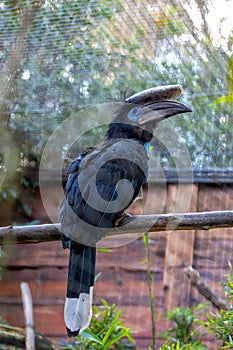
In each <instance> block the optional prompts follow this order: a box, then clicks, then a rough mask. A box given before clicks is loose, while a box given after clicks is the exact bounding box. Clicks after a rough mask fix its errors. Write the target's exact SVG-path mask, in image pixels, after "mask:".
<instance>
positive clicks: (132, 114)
mask: <svg viewBox="0 0 233 350" xmlns="http://www.w3.org/2000/svg"><path fill="white" fill-rule="evenodd" d="M140 115H141V108H140V107H134V108H132V109H131V110H130V111H129V112H128V114H127V116H128V118H129V119H130V120H132V121H133V122H135V121H136V120H137V119H138V118H139V117H140Z"/></svg>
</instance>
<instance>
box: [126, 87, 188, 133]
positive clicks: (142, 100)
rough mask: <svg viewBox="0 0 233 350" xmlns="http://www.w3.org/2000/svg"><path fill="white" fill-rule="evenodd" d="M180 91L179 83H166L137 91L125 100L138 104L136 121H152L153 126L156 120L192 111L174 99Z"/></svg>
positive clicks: (141, 123) (141, 122)
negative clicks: (138, 109)
mask: <svg viewBox="0 0 233 350" xmlns="http://www.w3.org/2000/svg"><path fill="white" fill-rule="evenodd" d="M181 92H182V88H181V86H180V85H166V86H159V87H156V88H152V89H148V90H144V91H141V92H139V93H138V94H136V95H133V96H131V97H129V98H127V99H126V100H125V102H128V103H132V104H137V105H138V104H139V105H141V107H144V108H142V113H141V115H140V117H139V118H138V120H137V122H138V123H139V125H144V124H147V123H151V122H152V123H153V124H154V125H155V126H156V124H157V123H158V122H160V121H162V120H164V119H166V118H169V117H171V116H173V115H176V114H181V113H186V112H192V110H191V109H190V108H189V107H188V106H186V105H185V104H183V103H181V102H178V101H174V100H173V99H174V98H176V97H177V96H178V95H180V93H181Z"/></svg>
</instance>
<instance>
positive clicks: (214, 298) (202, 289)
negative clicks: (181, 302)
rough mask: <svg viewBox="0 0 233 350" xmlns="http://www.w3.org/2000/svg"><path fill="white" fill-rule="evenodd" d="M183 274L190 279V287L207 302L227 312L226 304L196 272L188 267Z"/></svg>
mask: <svg viewBox="0 0 233 350" xmlns="http://www.w3.org/2000/svg"><path fill="white" fill-rule="evenodd" d="M185 272H186V274H187V276H188V277H189V278H190V280H191V283H192V285H193V286H194V287H195V288H196V289H197V290H198V292H199V293H200V294H202V295H203V296H204V297H205V298H206V299H207V300H209V301H211V303H212V304H213V305H214V306H216V307H217V308H218V309H219V310H221V309H222V310H226V311H227V310H229V307H228V305H227V303H226V302H225V301H224V300H222V299H221V298H220V297H219V296H218V295H217V294H216V293H215V292H214V291H213V290H212V289H210V288H209V287H208V285H207V284H206V282H205V281H204V280H203V279H202V278H201V277H200V275H199V272H198V271H197V270H195V269H194V268H192V267H191V266H189V267H187V268H186V269H185Z"/></svg>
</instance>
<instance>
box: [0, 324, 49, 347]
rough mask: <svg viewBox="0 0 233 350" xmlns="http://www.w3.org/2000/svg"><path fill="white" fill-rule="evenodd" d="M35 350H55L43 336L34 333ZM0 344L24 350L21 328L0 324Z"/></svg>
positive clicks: (23, 337)
mask: <svg viewBox="0 0 233 350" xmlns="http://www.w3.org/2000/svg"><path fill="white" fill-rule="evenodd" d="M35 343H36V349H40V350H55V347H54V345H53V344H52V343H51V341H50V340H49V339H48V338H46V337H45V336H44V335H43V334H41V333H39V332H37V331H36V333H35ZM0 344H3V345H10V346H14V347H17V348H21V349H25V332H24V330H23V329H22V328H16V327H10V326H5V325H3V324H0Z"/></svg>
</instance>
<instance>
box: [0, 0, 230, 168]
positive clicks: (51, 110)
mask: <svg viewBox="0 0 233 350" xmlns="http://www.w3.org/2000/svg"><path fill="white" fill-rule="evenodd" d="M33 3H36V4H37V10H36V14H35V18H34V20H33V23H32V24H31V25H30V28H28V31H27V38H26V49H25V51H24V53H23V54H22V55H19V56H18V60H19V61H20V62H19V64H18V68H17V71H16V72H11V75H12V76H13V77H14V79H12V81H11V86H10V91H11V93H10V95H9V96H8V99H7V101H6V102H7V105H8V109H9V113H10V118H9V126H10V128H11V130H13V131H14V136H15V138H16V140H17V142H18V146H19V148H20V150H21V155H23V160H24V165H25V163H26V162H27V159H29V158H30V157H36V158H37V159H38V160H39V159H40V156H41V151H42V150H43V146H44V144H45V143H46V141H47V139H48V136H49V135H50V134H51V132H52V131H53V130H54V129H55V128H56V127H57V125H59V124H60V123H61V122H62V121H63V120H64V119H66V118H68V117H69V116H71V115H73V114H74V113H76V112H77V111H78V110H79V109H80V108H83V107H85V106H89V105H93V104H96V103H101V102H106V101H107V100H108V99H109V98H111V99H113V100H119V99H120V100H122V99H123V98H124V97H125V96H126V95H129V94H130V93H134V92H137V91H139V90H141V89H145V88H148V87H151V86H154V85H162V84H174V83H180V84H182V85H183V87H184V89H185V94H184V96H183V99H184V100H186V102H188V103H189V104H190V105H191V106H192V108H193V111H194V113H193V115H192V117H190V115H189V116H181V117H179V118H174V121H172V123H173V126H174V128H175V129H176V131H177V132H178V134H179V135H180V143H181V144H182V145H185V146H186V147H187V148H188V149H189V150H190V153H191V156H192V160H193V165H194V166H195V167H201V166H205V167H206V166H209V167H213V166H219V167H220V166H225V167H226V166H232V163H231V149H232V142H231V140H232V131H231V130H232V128H230V122H231V108H230V106H229V105H227V104H222V103H221V104H213V101H214V100H216V98H218V97H219V96H223V95H224V91H227V90H228V91H229V89H230V88H229V84H230V86H231V79H230V78H229V76H230V75H231V73H230V72H231V69H230V72H229V67H230V68H231V66H232V64H231V63H230V64H229V65H228V62H229V60H230V58H229V56H230V55H229V54H228V51H227V49H226V47H225V46H223V45H222V46H221V44H220V42H218V43H217V44H216V42H215V41H214V40H213V39H212V37H211V35H210V32H211V28H210V27H208V21H207V14H208V11H209V7H210V2H206V4H205V6H204V7H203V8H202V7H201V6H202V5H201V3H200V1H194V4H193V6H194V7H195V6H196V7H195V11H197V13H198V14H199V16H200V23H201V27H200V28H198V29H197V26H196V24H195V17H193V16H192V14H190V13H189V11H190V9H189V7H190V6H189V2H188V1H184V2H180V1H178V0H176V1H173V2H171V3H170V2H167V1H166V2H165V1H163V0H161V1H160V2H159V3H158V4H157V5H155V6H154V7H153V6H151V3H150V1H145V2H144V3H143V4H141V5H140V6H143V9H142V8H139V7H138V6H137V4H136V2H134V1H133V2H132V4H131V6H130V7H129V6H128V4H127V2H126V1H125V0H114V1H110V0H92V1H87V0H79V1H76V0H69V1H68V0H59V1H53V0H48V1H46V2H44V1H37V2H30V1H27V0H25V1H19V0H15V1H7V0H4V1H2V2H1V11H0V32H1V33H2V41H1V45H0V63H1V64H2V67H4V64H5V63H6V62H7V59H8V58H9V55H10V53H11V52H12V50H13V47H14V45H13V44H14V42H15V41H17V40H18V41H20V40H21V39H22V38H21V37H20V28H21V25H22V18H23V17H22V16H23V14H24V13H25V11H27V10H31V8H32V4H33ZM132 13H133V14H134V16H135V18H134V16H133V17H132ZM152 19H153V21H152V22H153V23H154V26H155V27H151V23H152V22H151V20H152ZM218 25H219V32H221V25H223V22H222V23H219V24H218ZM152 30H153V32H152ZM222 39H224V40H222V41H221V42H229V45H230V42H231V35H229V37H224V38H222ZM230 62H231V60H230ZM132 82H133V84H132ZM196 125H198V128H196ZM91 127H92V121H91V120H90V128H91ZM216 150H218V151H216ZM157 156H158V152H157V153H156V157H157ZM172 156H173V155H169V153H168V152H167V151H166V149H164V148H163V149H162V155H161V157H160V158H161V160H162V161H163V164H164V165H165V166H169V165H171V164H173V163H172V162H171V159H169V157H170V158H172ZM177 157H179V155H177Z"/></svg>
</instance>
